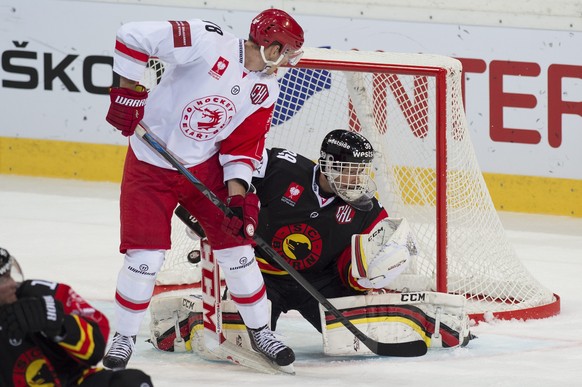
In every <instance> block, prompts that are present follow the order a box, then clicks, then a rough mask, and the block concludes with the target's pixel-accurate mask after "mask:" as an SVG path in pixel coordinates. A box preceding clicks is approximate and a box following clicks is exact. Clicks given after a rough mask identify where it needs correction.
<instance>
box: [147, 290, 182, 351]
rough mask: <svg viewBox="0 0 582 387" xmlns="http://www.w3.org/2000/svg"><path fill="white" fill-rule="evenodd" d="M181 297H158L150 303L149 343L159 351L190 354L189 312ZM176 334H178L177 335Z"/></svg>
mask: <svg viewBox="0 0 582 387" xmlns="http://www.w3.org/2000/svg"><path fill="white" fill-rule="evenodd" d="M182 299H183V297H182V296H164V295H163V294H162V295H158V296H154V297H153V298H152V301H151V303H150V316H151V319H150V327H149V328H150V340H149V341H150V343H152V345H153V346H154V347H155V348H156V349H159V350H161V351H167V352H190V351H191V350H192V347H191V343H190V325H189V321H188V317H189V313H190V312H189V311H188V310H187V309H185V308H183V307H182ZM177 333H178V334H177Z"/></svg>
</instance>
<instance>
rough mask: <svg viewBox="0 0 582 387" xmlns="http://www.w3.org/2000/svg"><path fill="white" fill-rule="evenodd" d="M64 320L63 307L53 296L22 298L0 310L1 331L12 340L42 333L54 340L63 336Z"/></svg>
mask: <svg viewBox="0 0 582 387" xmlns="http://www.w3.org/2000/svg"><path fill="white" fill-rule="evenodd" d="M64 319H65V313H64V311H63V305H62V304H61V302H60V301H58V300H55V299H54V297H53V296H44V297H42V298H31V297H29V298H23V299H20V300H18V301H16V302H14V303H12V304H8V305H3V306H2V307H1V308H0V324H1V325H2V329H3V330H6V331H7V333H8V337H10V338H13V339H22V338H24V336H26V335H27V334H29V333H37V332H42V333H44V334H45V336H47V337H48V338H50V339H53V340H54V339H56V338H57V337H59V336H62V334H63V332H62V330H63V322H64Z"/></svg>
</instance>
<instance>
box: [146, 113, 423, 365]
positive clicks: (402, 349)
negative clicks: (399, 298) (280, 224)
mask: <svg viewBox="0 0 582 387" xmlns="http://www.w3.org/2000/svg"><path fill="white" fill-rule="evenodd" d="M135 132H136V134H137V135H138V136H140V137H141V138H142V139H143V140H144V141H145V142H147V143H148V144H149V145H150V146H151V147H152V148H153V149H154V150H155V151H156V152H158V153H159V154H160V156H162V157H163V158H164V159H166V161H168V162H169V163H170V164H171V165H172V166H173V167H174V168H176V169H177V170H178V172H180V173H181V174H182V175H184V177H186V178H187V179H188V181H190V182H191V183H192V184H193V185H194V186H195V187H196V188H197V189H198V190H199V191H200V192H201V193H202V194H203V195H204V196H206V197H207V198H208V199H209V200H210V201H211V202H212V203H213V204H214V205H215V206H217V207H218V208H219V209H220V210H221V211H222V212H223V213H224V214H225V215H226V216H233V215H234V213H233V212H232V210H231V209H230V208H229V207H228V206H227V205H226V204H224V203H223V202H222V201H221V200H220V199H219V198H218V197H217V196H216V195H215V194H214V192H212V191H210V190H209V189H208V188H207V187H206V186H205V185H204V184H203V183H202V182H201V181H200V180H198V179H197V178H196V177H195V176H194V175H193V174H192V173H191V172H190V171H189V170H188V169H187V168H186V167H184V166H183V165H182V164H181V163H180V162H179V161H178V160H177V159H176V158H175V157H174V156H173V155H172V154H171V153H169V152H168V151H167V150H166V149H165V148H164V147H163V146H162V145H161V144H160V143H159V142H158V141H157V140H156V139H155V138H154V137H153V136H152V135H151V134H149V133H148V132H147V131H146V130H145V129H144V128H143V127H142V126H141V125H138V127H137V129H136V131H135ZM254 241H255V242H256V244H257V248H258V249H259V251H261V253H263V254H265V255H267V256H268V257H270V258H272V259H273V260H274V261H275V262H276V263H277V264H279V266H281V268H283V269H284V270H285V271H287V272H288V273H289V274H290V275H291V277H293V279H295V281H297V282H298V283H299V285H301V286H302V287H303V288H304V289H305V290H306V291H307V292H308V293H309V294H311V296H312V297H313V298H315V299H316V300H317V301H318V302H319V303H320V304H321V305H323V306H324V307H325V308H326V309H327V310H328V311H329V312H330V313H331V314H333V315H334V316H335V317H336V318H337V319H338V320H340V322H341V323H342V324H343V326H345V327H346V329H347V330H349V331H350V332H351V333H352V334H353V335H354V336H356V337H357V338H358V339H359V340H360V341H361V342H362V343H363V344H364V345H365V346H366V347H368V348H369V349H370V351H372V352H373V353H375V354H376V355H380V356H398V357H414V356H422V355H424V354H426V352H427V346H426V343H425V342H424V341H423V340H416V341H411V342H407V343H382V342H378V341H376V340H374V339H372V338H370V337H368V336H367V335H366V334H365V333H364V332H362V331H360V330H359V329H358V328H357V327H356V326H355V325H354V324H352V322H351V321H350V320H349V319H348V318H347V317H345V316H344V315H343V314H342V313H341V312H340V311H339V310H338V309H337V308H336V307H335V306H333V304H332V303H331V302H330V301H329V300H328V299H327V298H325V297H324V296H323V295H322V294H321V293H320V292H319V291H318V290H317V289H315V288H314V287H313V286H312V285H311V284H310V283H309V282H307V280H305V278H303V276H302V275H301V274H299V272H297V270H295V269H294V268H293V267H292V266H291V265H290V264H289V263H288V262H287V261H286V260H285V259H284V258H283V257H281V256H280V255H279V254H278V253H277V252H276V251H275V250H274V249H273V248H272V247H271V246H270V245H269V244H268V243H267V242H265V241H264V240H263V238H261V237H260V236H258V235H255V237H254Z"/></svg>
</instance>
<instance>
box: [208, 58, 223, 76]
mask: <svg viewBox="0 0 582 387" xmlns="http://www.w3.org/2000/svg"><path fill="white" fill-rule="evenodd" d="M227 67H228V61H227V60H226V59H224V58H223V57H218V59H217V60H216V63H215V64H214V66H212V68H211V69H210V71H209V72H208V74H210V76H211V77H212V78H215V79H220V77H222V74H224V72H225V71H226V68H227Z"/></svg>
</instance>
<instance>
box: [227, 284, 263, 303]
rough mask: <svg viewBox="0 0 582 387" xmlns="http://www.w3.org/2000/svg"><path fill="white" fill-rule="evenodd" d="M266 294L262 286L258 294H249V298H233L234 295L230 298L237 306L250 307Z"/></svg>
mask: <svg viewBox="0 0 582 387" xmlns="http://www.w3.org/2000/svg"><path fill="white" fill-rule="evenodd" d="M266 292H267V288H266V286H265V285H264V284H263V286H262V287H261V289H260V290H259V291H258V292H256V293H255V294H251V295H250V296H247V297H239V296H235V295H233V294H231V295H230V298H232V300H233V301H234V302H236V303H237V304H241V305H251V304H254V303H255V302H257V301H259V300H260V299H261V298H263V297H264V296H265V293H266Z"/></svg>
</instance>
